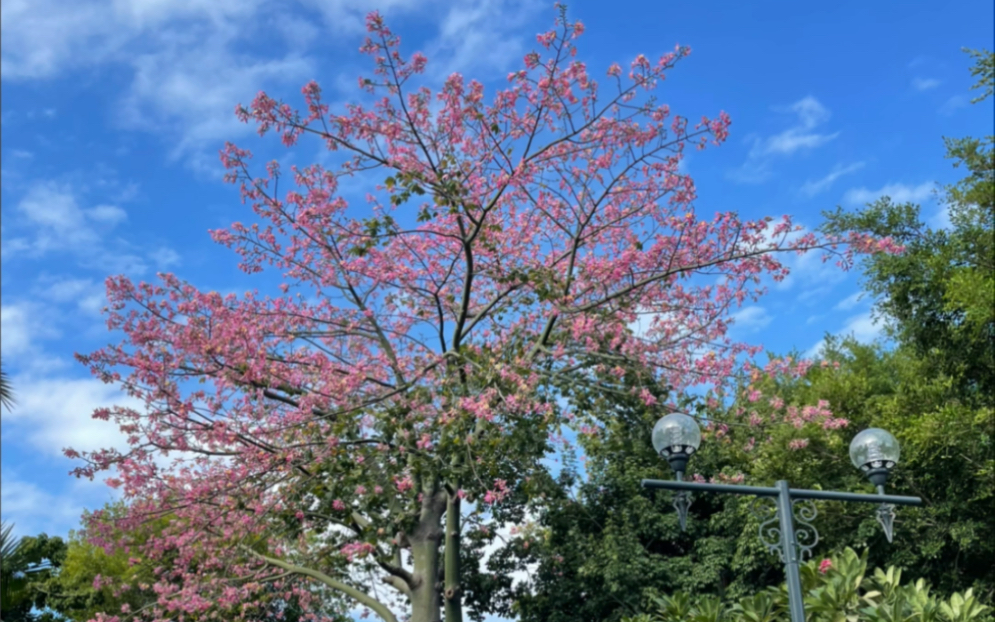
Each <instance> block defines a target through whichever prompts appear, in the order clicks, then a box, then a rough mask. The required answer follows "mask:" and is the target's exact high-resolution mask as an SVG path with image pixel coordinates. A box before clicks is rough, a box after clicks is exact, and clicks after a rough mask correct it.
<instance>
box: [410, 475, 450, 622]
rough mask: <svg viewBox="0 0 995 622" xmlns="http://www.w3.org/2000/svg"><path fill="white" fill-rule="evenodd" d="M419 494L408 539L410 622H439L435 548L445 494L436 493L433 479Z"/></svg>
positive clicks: (437, 488) (440, 606)
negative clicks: (411, 569)
mask: <svg viewBox="0 0 995 622" xmlns="http://www.w3.org/2000/svg"><path fill="white" fill-rule="evenodd" d="M422 494H423V497H422V507H421V515H420V517H419V520H418V526H417V527H415V530H414V533H412V534H411V535H410V536H409V537H408V540H409V541H410V543H411V557H412V565H413V566H414V573H413V574H414V585H413V586H412V587H411V622H442V618H441V610H442V590H441V589H440V587H441V586H440V585H439V584H438V577H439V546H440V544H441V543H442V538H443V531H442V514H443V513H444V512H445V510H446V493H445V492H444V491H441V490H439V486H438V480H435V481H426V484H425V485H424V486H423V488H422Z"/></svg>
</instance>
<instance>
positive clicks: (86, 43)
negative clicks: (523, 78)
mask: <svg viewBox="0 0 995 622" xmlns="http://www.w3.org/2000/svg"><path fill="white" fill-rule="evenodd" d="M546 6H547V5H545V4H544V3H539V2H537V1H536V0H486V1H481V2H476V3H471V4H467V3H463V2H457V1H456V0H417V1H411V0H381V1H380V2H372V1H371V0H303V2H301V3H299V5H298V6H297V7H294V8H295V9H296V10H293V11H289V10H288V8H290V7H288V6H287V5H286V4H285V3H282V2H278V1H277V0H9V1H7V0H5V2H4V3H3V5H2V11H3V20H2V23H3V32H2V36H3V41H4V45H3V51H2V70H3V72H2V73H3V79H4V80H5V81H9V80H37V79H46V78H51V77H56V76H59V75H62V74H65V73H66V72H67V71H69V70H85V69H89V68H93V67H97V66H100V65H108V64H113V65H118V66H124V67H127V68H129V69H130V73H131V76H132V78H131V80H130V86H129V87H128V88H127V91H126V92H124V93H122V94H120V98H119V102H118V104H117V106H116V108H115V113H114V116H113V117H112V118H113V121H114V122H116V123H118V124H119V125H120V126H121V127H122V128H125V129H132V130H141V131H147V132H152V133H156V134H157V135H160V136H161V137H163V139H164V140H165V141H166V142H167V143H168V144H169V145H170V151H169V154H168V155H169V157H170V158H171V159H172V160H174V161H175V160H180V159H182V160H183V162H184V164H186V165H187V166H189V167H191V168H192V169H193V170H195V171H196V172H199V173H202V174H209V175H212V176H214V175H215V174H216V173H220V164H219V163H218V158H217V151H218V149H219V148H220V147H221V144H222V141H223V140H226V139H227V140H231V139H235V138H237V137H239V136H244V135H247V134H250V133H251V132H252V126H250V125H245V124H242V123H240V122H239V121H238V120H237V119H236V118H235V116H234V114H233V108H234V106H235V105H236V104H237V103H243V104H246V103H248V102H249V101H250V100H251V99H252V98H253V97H254V96H255V94H256V93H257V92H258V91H259V90H261V89H263V90H267V91H269V92H271V93H272V94H273V95H274V96H275V97H278V98H282V97H281V96H282V95H283V93H287V88H288V87H292V91H290V92H289V93H288V95H290V96H292V97H298V96H299V88H300V86H301V85H303V83H304V82H306V81H307V80H310V79H312V78H315V77H316V73H317V72H318V71H319V69H321V65H319V63H318V62H317V59H316V58H314V57H312V56H310V55H308V52H309V48H310V46H311V45H313V44H315V43H316V42H319V43H322V44H326V45H327V44H328V41H329V38H328V37H326V38H325V39H324V40H322V39H321V35H322V33H327V32H331V33H332V34H333V35H335V36H334V37H333V38H332V39H333V40H334V39H340V40H345V39H346V38H354V39H355V45H352V44H350V48H351V49H355V47H358V45H359V44H360V43H361V42H362V37H363V36H365V33H364V31H365V26H364V20H365V16H366V14H367V13H368V12H370V11H372V10H379V11H381V12H382V13H383V14H384V15H385V17H386V19H387V21H388V24H393V27H394V28H395V30H397V29H398V25H397V23H398V17H399V16H402V15H407V14H412V13H418V14H420V15H421V16H426V15H428V16H437V17H436V18H435V19H436V24H437V26H438V33H437V36H435V37H434V38H432V39H430V40H429V41H427V42H425V43H424V44H423V45H421V46H419V47H421V48H423V49H425V51H426V52H427V53H428V55H429V61H430V62H429V65H428V72H429V73H428V77H429V78H432V79H438V78H444V77H445V76H447V75H449V73H451V72H453V71H461V70H466V69H469V68H470V67H482V68H485V69H488V70H494V69H499V70H505V69H506V68H507V65H508V63H509V62H510V61H512V60H513V59H514V60H517V58H519V57H520V56H521V54H522V51H523V45H524V43H525V37H524V36H523V34H522V29H521V26H522V25H523V24H524V23H525V21H526V20H528V19H530V18H531V17H532V16H533V15H534V14H535V12H536V9H538V8H540V7H546ZM429 7H431V10H427V9H428V8H429ZM315 13H317V14H318V15H320V18H318V19H316V15H315ZM550 17H552V15H550ZM316 22H317V23H318V24H319V25H318V26H316V25H315V23H316ZM11 24H16V27H14V26H11ZM263 34H268V35H271V34H276V35H277V36H278V37H281V38H282V39H283V42H282V43H283V44H284V48H283V51H280V49H279V48H277V49H276V50H274V51H272V52H271V53H270V54H268V55H267V56H265V57H263V56H255V55H248V54H246V53H245V45H244V44H245V42H247V41H250V40H255V39H258V38H259V37H260V36H261V35H263ZM413 51H414V48H411V47H410V46H408V47H407V48H406V49H405V53H407V54H410V53H411V52H413ZM341 67H342V68H341V69H340V70H338V71H339V72H348V73H349V74H350V75H348V77H347V79H346V80H345V82H344V84H345V86H346V88H347V89H348V91H347V92H348V93H350V94H354V93H355V91H356V84H355V77H356V76H355V73H354V70H353V69H351V68H349V67H350V65H349V63H343V64H341ZM365 67H368V65H365V64H364V68H365ZM361 71H365V69H364V70H361ZM356 73H358V72H356ZM332 75H333V76H335V77H334V78H333V82H336V81H337V80H338V77H339V75H337V74H336V73H335V72H333V74H332ZM218 76H224V79H223V80H222V79H219V78H218ZM327 86H328V85H327V84H326V87H327ZM288 99H290V98H289V97H288Z"/></svg>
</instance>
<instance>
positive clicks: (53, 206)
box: [2, 181, 145, 274]
mask: <svg viewBox="0 0 995 622" xmlns="http://www.w3.org/2000/svg"><path fill="white" fill-rule="evenodd" d="M15 209H16V213H17V215H18V217H19V220H18V221H15V222H13V223H11V225H13V227H14V228H16V229H22V230H26V231H27V232H28V235H27V236H23V235H22V236H16V237H11V236H10V234H9V233H7V231H9V230H7V231H5V233H6V234H7V235H5V238H4V240H3V245H2V248H3V256H4V259H5V260H6V259H9V258H11V257H13V256H18V255H21V256H25V257H29V258H32V259H37V258H40V257H42V256H45V255H48V254H52V253H65V252H68V253H72V254H75V255H76V256H77V257H78V259H79V262H80V265H82V266H85V267H92V268H97V269H100V270H102V271H105V272H108V271H109V272H117V273H121V272H127V273H136V274H137V273H141V272H144V270H145V262H144V261H142V259H141V258H139V257H137V256H135V255H132V254H130V253H128V252H126V251H123V250H116V249H112V248H111V247H110V246H109V245H108V243H107V241H106V240H105V235H106V234H107V233H109V232H110V231H111V230H113V228H114V227H115V226H116V225H117V224H118V223H120V222H122V221H123V220H125V219H126V218H127V214H126V213H125V211H124V210H122V209H121V208H120V207H117V206H113V205H106V204H101V205H97V206H95V207H93V208H90V209H83V208H82V207H80V205H79V202H78V198H77V194H76V192H75V191H74V190H73V188H71V187H70V186H69V185H68V184H61V183H57V182H53V181H40V182H36V183H34V184H32V185H31V186H30V187H28V189H27V192H26V193H25V194H24V196H23V197H22V198H21V200H20V201H19V202H18V203H17V206H16V208H15ZM8 226H9V225H8Z"/></svg>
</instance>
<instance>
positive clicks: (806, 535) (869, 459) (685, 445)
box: [642, 413, 922, 622]
mask: <svg viewBox="0 0 995 622" xmlns="http://www.w3.org/2000/svg"><path fill="white" fill-rule="evenodd" d="M652 438H653V448H654V449H656V452H657V453H658V454H660V456H662V457H663V458H665V459H666V460H667V462H668V463H669V464H670V467H671V468H672V469H673V470H674V474H675V476H676V478H675V479H676V481H664V480H654V479H644V480H643V481H642V485H643V487H644V488H664V489H668V490H674V491H676V494H675V495H674V507H675V508H676V509H677V516H678V520H679V521H680V524H681V530H682V531H684V530H686V529H687V513H688V508H690V506H691V492H692V491H695V490H698V491H702V492H718V493H727V494H734V495H751V496H754V497H756V500H754V502H753V508H752V509H753V512H754V513H755V514H756V515H758V516H759V518H760V540H761V541H762V542H763V543H764V545H766V546H767V548H768V550H770V551H771V552H776V553H777V554H778V555H779V556H780V558H781V561H782V562H783V563H784V574H785V579H786V580H787V583H788V603H789V608H790V610H791V622H805V609H804V606H803V603H802V587H801V575H800V573H799V570H798V564H799V561H800V559H801V557H802V556H803V555H811V554H812V547H814V546H815V544H816V543H817V542H818V541H819V532H818V531H816V529H815V526H814V525H812V523H811V521H812V520H813V519H814V518H815V517H816V514H817V512H816V509H815V503H814V500H815V499H825V500H830V501H856V502H860V503H877V504H878V508H877V513H876V516H877V520H878V522H879V523H881V526H882V528H884V533H885V537H887V538H888V542H891V539H892V528H893V525H894V520H895V505H922V499H920V498H919V497H898V496H894V495H886V494H884V485H885V482H887V480H888V474H889V473H890V472H891V469H892V468H894V466H895V464H897V463H898V458H899V454H900V451H899V446H898V441H897V440H896V439H895V437H894V436H892V435H891V434H889V433H888V432H886V431H885V430H881V429H879V428H869V429H867V430H864V431H862V432H860V433H859V434H857V436H855V437H854V439H853V441H852V442H851V443H850V460H851V461H852V462H853V464H854V466H855V467H857V468H858V469H860V470H861V471H863V472H864V474H865V475H866V476H867V479H869V480H870V481H871V483H872V484H874V486H875V487H876V488H877V494H876V495H866V494H856V493H850V492H836V491H832V490H801V489H794V488H790V487H789V486H788V482H787V481H785V480H779V481H778V482H777V484H776V486H775V487H773V488H768V487H759V486H741V485H737V484H698V483H695V482H685V481H684V471H685V469H686V468H687V463H688V460H690V458H691V456H692V455H694V453H695V452H697V451H698V448H699V447H700V446H701V429H700V428H699V427H698V423H697V422H696V421H695V420H694V418H692V417H690V416H688V415H684V414H680V413H671V414H669V415H666V416H664V417H661V418H660V420H659V421H657V422H656V425H655V426H653V437H652ZM764 501H772V502H773V503H772V504H764V503H761V502H764ZM795 521H797V522H798V523H799V525H798V527H797V529H796V526H795Z"/></svg>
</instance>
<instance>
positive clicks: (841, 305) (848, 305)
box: [833, 291, 866, 311]
mask: <svg viewBox="0 0 995 622" xmlns="http://www.w3.org/2000/svg"><path fill="white" fill-rule="evenodd" d="M865 297H866V294H865V293H864V292H862V291H861V292H857V293H856V294H851V295H850V296H847V297H846V298H844V299H843V300H841V301H839V302H838V303H836V306H835V307H833V308H834V309H837V310H839V311H849V310H850V309H852V308H854V307H856V306H857V305H858V304H859V303H860V301H861V300H863V299H864V298H865Z"/></svg>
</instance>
